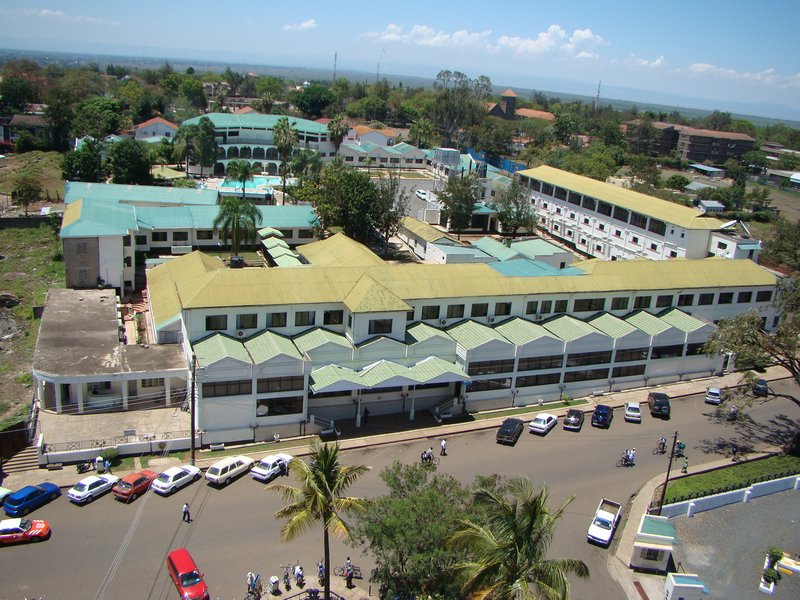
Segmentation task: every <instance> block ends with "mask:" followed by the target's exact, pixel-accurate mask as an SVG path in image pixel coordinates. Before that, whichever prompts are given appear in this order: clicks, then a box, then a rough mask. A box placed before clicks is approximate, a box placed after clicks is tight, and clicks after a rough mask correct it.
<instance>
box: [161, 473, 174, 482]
mask: <svg viewBox="0 0 800 600" xmlns="http://www.w3.org/2000/svg"><path fill="white" fill-rule="evenodd" d="M171 479H172V477H171V476H170V475H169V474H168V473H162V474H161V475H159V476H158V481H161V482H163V483H167V482H168V481H170V480H171Z"/></svg>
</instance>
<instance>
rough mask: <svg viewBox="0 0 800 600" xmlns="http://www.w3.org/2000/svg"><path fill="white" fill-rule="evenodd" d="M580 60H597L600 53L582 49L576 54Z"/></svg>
mask: <svg viewBox="0 0 800 600" xmlns="http://www.w3.org/2000/svg"><path fill="white" fill-rule="evenodd" d="M575 58H577V59H578V60H597V59H598V58H600V55H599V54H597V53H596V52H589V51H588V50H581V51H580V52H578V53H577V54H576V55H575Z"/></svg>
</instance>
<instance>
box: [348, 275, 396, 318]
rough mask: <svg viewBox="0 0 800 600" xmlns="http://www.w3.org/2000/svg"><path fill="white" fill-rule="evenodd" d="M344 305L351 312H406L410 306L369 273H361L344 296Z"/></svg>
mask: <svg viewBox="0 0 800 600" xmlns="http://www.w3.org/2000/svg"><path fill="white" fill-rule="evenodd" d="M344 305H345V306H346V307H347V308H348V310H349V311H350V312H351V313H354V314H355V313H375V312H395V311H403V312H407V311H409V310H411V306H410V305H409V304H408V303H407V302H405V301H404V300H402V299H400V298H398V297H397V296H396V295H395V294H393V293H392V292H390V291H389V290H387V289H386V288H385V287H384V286H382V285H381V284H379V283H378V282H377V281H375V280H374V279H372V277H370V276H369V275H362V276H361V278H360V279H359V280H358V283H356V284H355V285H354V286H353V289H352V290H350V293H349V294H347V296H345V298H344Z"/></svg>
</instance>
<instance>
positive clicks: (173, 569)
mask: <svg viewBox="0 0 800 600" xmlns="http://www.w3.org/2000/svg"><path fill="white" fill-rule="evenodd" d="M167 571H169V576H170V577H171V578H172V581H173V583H174V584H175V587H176V588H178V592H179V593H180V595H181V598H183V599H184V600H209V595H208V587H206V582H205V581H203V574H202V573H201V572H200V569H198V568H197V565H196V564H195V562H194V559H193V558H192V555H191V554H189V551H188V550H187V549H186V548H178V549H177V550H173V551H172V552H170V553H169V554H168V555H167ZM249 597H250V596H249V595H248V598H249Z"/></svg>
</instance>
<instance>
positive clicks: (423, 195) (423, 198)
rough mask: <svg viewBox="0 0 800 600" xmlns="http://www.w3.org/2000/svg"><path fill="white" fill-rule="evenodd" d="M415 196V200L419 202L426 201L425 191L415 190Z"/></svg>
mask: <svg viewBox="0 0 800 600" xmlns="http://www.w3.org/2000/svg"><path fill="white" fill-rule="evenodd" d="M414 193H415V194H416V195H417V198H419V199H420V200H427V199H428V191H427V190H417V191H416V192H414Z"/></svg>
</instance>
